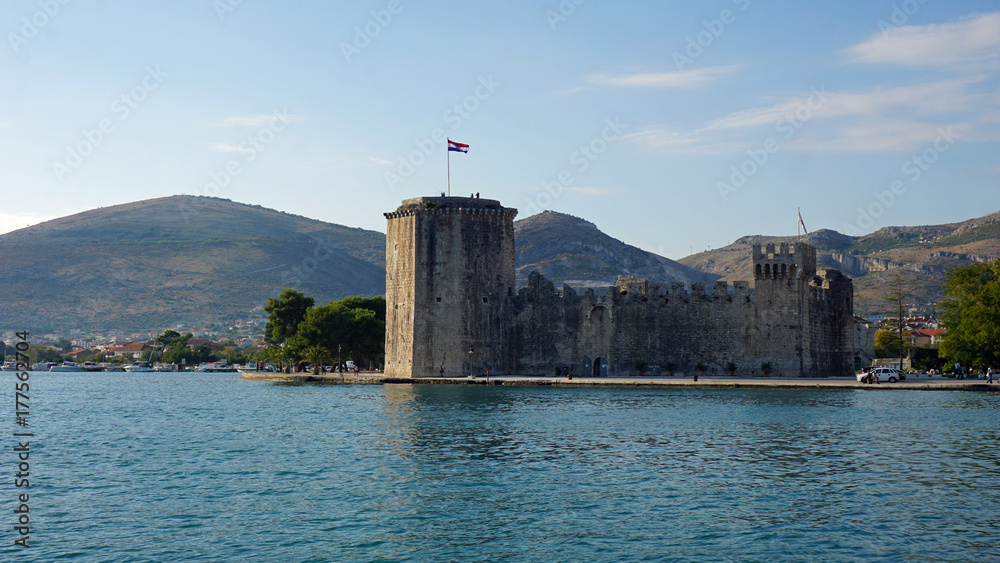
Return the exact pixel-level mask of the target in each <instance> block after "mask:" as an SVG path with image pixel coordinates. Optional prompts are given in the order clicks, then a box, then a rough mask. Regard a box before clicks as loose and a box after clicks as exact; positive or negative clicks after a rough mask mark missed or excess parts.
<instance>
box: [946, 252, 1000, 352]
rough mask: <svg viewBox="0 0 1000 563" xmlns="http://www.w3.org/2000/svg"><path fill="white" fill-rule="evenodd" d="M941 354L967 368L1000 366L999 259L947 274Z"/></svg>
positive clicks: (957, 269) (956, 269) (954, 270)
mask: <svg viewBox="0 0 1000 563" xmlns="http://www.w3.org/2000/svg"><path fill="white" fill-rule="evenodd" d="M944 289H945V299H944V301H943V302H942V303H941V309H942V311H943V313H942V315H941V324H942V325H943V326H944V327H945V328H946V329H947V331H946V332H945V333H944V337H943V339H942V341H941V355H942V356H944V357H946V358H948V359H949V360H954V361H957V362H960V363H963V364H966V365H969V366H993V367H994V368H996V367H998V366H1000V260H994V261H993V262H989V263H983V264H972V265H970V266H965V267H962V268H955V269H953V270H951V271H949V272H948V274H947V278H946V280H945V284H944Z"/></svg>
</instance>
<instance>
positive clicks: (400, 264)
mask: <svg viewBox="0 0 1000 563" xmlns="http://www.w3.org/2000/svg"><path fill="white" fill-rule="evenodd" d="M516 215H517V210H516V209H512V208H505V207H503V206H502V205H500V202H499V201H495V200H490V199H479V198H465V197H418V198H413V199H407V200H404V201H403V202H402V205H400V206H399V208H398V209H396V211H394V212H391V213H385V217H386V219H387V221H388V224H387V227H386V251H385V261H386V265H385V278H386V279H385V282H386V283H385V285H386V342H385V373H386V375H388V376H394V377H431V376H438V375H444V376H450V377H455V376H462V375H472V374H480V373H484V372H485V370H486V368H487V367H489V368H490V369H491V371H492V373H505V372H507V371H508V370H510V369H513V364H514V356H513V355H514V349H515V348H516V347H515V346H513V345H512V342H511V338H512V333H511V329H512V323H511V321H512V318H513V315H512V313H511V311H510V303H509V300H508V299H507V297H508V296H510V295H513V293H514V289H515V285H514V283H515V275H514V216H516Z"/></svg>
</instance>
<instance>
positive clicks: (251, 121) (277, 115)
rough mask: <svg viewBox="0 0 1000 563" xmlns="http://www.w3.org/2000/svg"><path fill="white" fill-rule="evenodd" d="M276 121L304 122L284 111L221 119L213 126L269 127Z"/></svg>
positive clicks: (299, 117)
mask: <svg viewBox="0 0 1000 563" xmlns="http://www.w3.org/2000/svg"><path fill="white" fill-rule="evenodd" d="M276 120H278V121H279V122H283V123H288V122H294V121H302V120H303V118H302V117H301V116H298V115H293V114H289V113H284V112H283V111H275V112H274V113H267V114H263V115H236V116H232V117H227V118H225V119H220V120H219V121H216V122H215V123H213V124H212V125H214V126H215V127H268V126H270V125H271V124H272V123H274V122H275V121H276Z"/></svg>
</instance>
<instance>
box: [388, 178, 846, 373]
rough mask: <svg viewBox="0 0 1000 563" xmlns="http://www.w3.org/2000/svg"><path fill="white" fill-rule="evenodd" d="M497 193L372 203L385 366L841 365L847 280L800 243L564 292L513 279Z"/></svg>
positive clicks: (508, 219)
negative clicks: (737, 273)
mask: <svg viewBox="0 0 1000 563" xmlns="http://www.w3.org/2000/svg"><path fill="white" fill-rule="evenodd" d="M516 215H517V210H515V209H511V208H505V207H503V206H502V205H501V204H500V202H498V201H495V200H488V199H479V198H465V197H421V198H414V199H408V200H405V201H403V202H402V205H401V206H400V207H399V208H398V209H397V210H396V211H394V212H391V213H386V214H385V216H386V219H387V220H388V226H387V232H386V235H387V236H386V305H387V311H386V366H385V373H386V375H388V376H394V377H433V376H439V375H444V376H447V377H455V376H461V375H478V374H483V373H485V372H486V370H487V368H488V369H489V370H490V372H491V373H493V374H498V375H500V374H522V375H531V374H539V375H567V374H573V375H581V376H621V375H630V374H636V373H637V372H639V371H642V372H643V373H644V374H646V375H663V374H667V373H669V372H681V373H692V372H695V371H696V368H697V367H698V366H699V365H700V366H703V367H704V368H705V372H706V373H716V374H725V373H728V371H729V370H728V369H727V367H726V366H727V364H728V363H730V362H731V363H732V364H735V366H736V369H735V373H736V374H737V375H742V376H755V375H762V373H761V364H762V363H764V362H769V363H770V364H771V365H772V366H773V371H772V375H775V376H786V377H787V376H800V377H829V376H837V375H849V374H851V373H853V358H854V324H853V285H852V282H851V280H850V278H848V277H846V276H844V275H843V274H841V273H840V272H839V271H837V270H830V269H826V270H823V269H821V270H818V271H817V269H816V251H815V249H814V248H812V247H811V246H809V245H806V244H803V243H794V244H781V245H778V246H775V245H767V246H763V247H762V246H759V245H758V246H754V247H753V265H754V270H753V277H754V279H753V288H751V287H750V282H747V281H743V282H735V283H734V284H733V285H732V286H729V285H727V284H726V283H725V282H715V283H714V284H712V286H711V287H706V284H704V283H699V282H696V283H691V284H690V285H689V286H685V284H683V283H671V284H669V286H664V285H663V284H659V283H653V282H650V281H648V280H643V279H635V278H622V279H619V280H618V282H617V283H616V285H615V286H613V287H610V288H609V289H608V292H607V294H602V295H597V294H595V292H594V291H593V290H588V291H586V292H585V293H583V294H578V293H577V292H576V291H575V290H573V289H572V288H570V287H568V286H565V287H563V288H561V289H556V288H555V287H554V286H553V284H552V283H551V282H550V281H548V280H547V279H545V278H544V277H542V276H541V275H539V274H538V273H537V272H535V273H532V274H531V275H530V276H529V278H528V284H527V287H523V288H521V289H520V290H518V291H516V292H515V287H514V280H515V274H514V217H515V216H516Z"/></svg>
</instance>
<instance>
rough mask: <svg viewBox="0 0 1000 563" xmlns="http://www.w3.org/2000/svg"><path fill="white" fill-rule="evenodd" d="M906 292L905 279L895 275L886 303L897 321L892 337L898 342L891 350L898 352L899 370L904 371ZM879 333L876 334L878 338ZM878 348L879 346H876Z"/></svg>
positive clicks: (894, 324) (893, 324)
mask: <svg viewBox="0 0 1000 563" xmlns="http://www.w3.org/2000/svg"><path fill="white" fill-rule="evenodd" d="M905 300H906V292H905V291H904V286H903V278H902V276H900V275H899V274H898V273H895V274H893V277H892V282H890V285H889V295H888V296H887V297H886V301H888V302H889V315H890V317H891V316H893V315H895V320H894V321H893V322H892V330H893V333H892V336H893V338H895V340H896V342H895V344H893V345H892V346H891V347H890V349H893V350H895V351H896V354H893V355H898V356H899V370H900V371H902V370H903V355H904V352H905V351H906V341H905V340H904V334H903V325H904V324H905V317H904V316H903V315H904V313H905V305H904V301H905ZM877 335H878V333H877V332H876V336H877ZM876 346H878V344H876Z"/></svg>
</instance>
